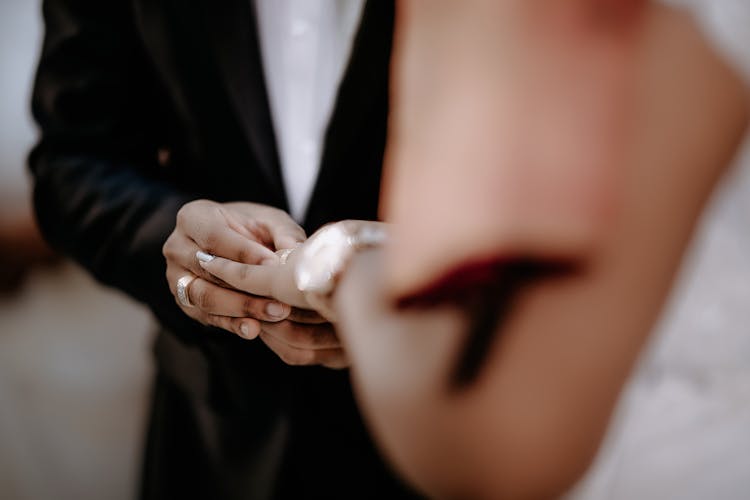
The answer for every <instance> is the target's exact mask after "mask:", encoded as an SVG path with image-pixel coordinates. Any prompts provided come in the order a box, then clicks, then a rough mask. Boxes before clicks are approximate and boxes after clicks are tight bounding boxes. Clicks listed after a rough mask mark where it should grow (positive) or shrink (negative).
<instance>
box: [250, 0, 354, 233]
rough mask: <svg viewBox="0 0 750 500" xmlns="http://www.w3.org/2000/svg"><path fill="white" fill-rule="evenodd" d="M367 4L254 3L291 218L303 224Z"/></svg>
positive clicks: (340, 0)
mask: <svg viewBox="0 0 750 500" xmlns="http://www.w3.org/2000/svg"><path fill="white" fill-rule="evenodd" d="M363 3H364V0H255V9H256V13H257V18H258V31H259V34H260V48H261V55H262V58H263V68H264V73H265V80H266V88H267V89H268V98H269V104H270V107H271V116H272V119H273V124H274V130H275V133H276V143H277V146H278V150H279V157H280V160H281V172H282V175H283V178H284V187H285V189H286V193H287V198H288V200H289V208H290V212H291V215H292V216H293V217H294V218H295V219H296V220H297V221H301V220H302V219H303V218H304V215H305V211H306V209H307V204H308V202H309V199H310V195H311V194H312V191H313V187H314V185H315V180H316V178H317V174H318V170H319V165H320V160H321V153H322V149H323V140H324V137H325V132H326V128H327V127H328V121H329V119H330V115H331V111H332V109H333V105H334V103H335V101H336V94H337V91H338V86H339V83H340V81H341V78H342V76H343V73H344V69H345V67H346V63H347V61H348V59H349V54H350V52H351V46H352V41H353V38H354V34H355V32H356V30H357V27H358V25H359V19H360V17H361V14H362V6H363Z"/></svg>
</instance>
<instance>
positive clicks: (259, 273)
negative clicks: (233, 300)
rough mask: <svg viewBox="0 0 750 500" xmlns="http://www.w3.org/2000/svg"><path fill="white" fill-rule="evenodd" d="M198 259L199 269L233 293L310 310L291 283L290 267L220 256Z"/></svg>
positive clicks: (292, 279) (304, 299)
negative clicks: (230, 288) (244, 262)
mask: <svg viewBox="0 0 750 500" xmlns="http://www.w3.org/2000/svg"><path fill="white" fill-rule="evenodd" d="M200 258H201V262H200V265H201V267H203V269H205V270H206V271H207V272H209V273H210V274H212V275H213V276H215V277H216V278H218V279H219V280H221V281H223V282H225V283H227V284H228V285H229V286H231V287H233V288H236V289H237V290H242V291H244V292H247V293H250V294H253V295H259V296H263V297H273V298H275V299H277V300H278V301H280V302H284V303H286V304H290V305H292V306H297V307H302V308H305V309H309V308H310V307H309V304H308V303H307V300H306V298H305V296H304V295H303V294H302V292H300V291H299V289H298V288H297V286H296V285H295V283H294V277H293V269H294V267H293V266H292V265H290V264H284V265H268V264H267V265H261V266H257V265H250V264H242V263H240V262H234V261H231V260H229V259H224V258H221V257H213V256H207V258H203V256H200Z"/></svg>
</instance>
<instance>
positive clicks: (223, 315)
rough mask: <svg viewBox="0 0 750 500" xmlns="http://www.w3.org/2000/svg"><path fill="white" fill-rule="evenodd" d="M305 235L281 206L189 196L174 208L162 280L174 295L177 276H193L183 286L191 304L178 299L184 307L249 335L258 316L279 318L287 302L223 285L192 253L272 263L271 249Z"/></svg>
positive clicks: (207, 322)
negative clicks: (188, 201) (189, 198)
mask: <svg viewBox="0 0 750 500" xmlns="http://www.w3.org/2000/svg"><path fill="white" fill-rule="evenodd" d="M304 240H305V232H304V231H303V229H302V228H301V227H299V225H297V223H295V222H294V220H292V218H291V217H289V215H288V214H286V213H285V212H284V211H282V210H279V209H276V208H273V207H269V206H265V205H258V204H255V203H223V204H221V203H215V202H212V201H207V200H197V201H193V202H190V203H187V204H185V205H184V206H183V207H182V208H181V209H180V211H179V212H178V214H177V225H176V227H175V229H174V231H173V232H172V234H171V235H170V236H169V238H168V239H167V241H166V243H165V244H164V247H163V253H164V256H165V257H166V259H167V282H168V283H169V287H170V290H171V291H172V293H173V294H174V295H175V297H177V281H178V280H179V279H180V278H181V277H183V276H197V278H196V279H195V280H193V281H192V283H190V285H189V286H188V287H187V293H188V299H189V301H190V303H191V304H192V305H193V307H186V306H185V305H184V304H182V303H180V301H179V300H177V303H178V304H179V306H180V308H181V309H182V310H183V312H185V314H187V315H188V316H190V317H191V318H193V319H195V320H196V321H199V322H200V323H202V324H204V325H211V326H216V327H219V328H223V329H225V330H228V331H230V332H233V333H236V334H237V335H240V336H242V337H243V338H247V339H253V338H255V337H257V336H258V334H259V333H260V330H261V324H260V321H265V322H278V321H281V320H283V319H285V318H287V317H288V316H289V314H290V312H291V307H290V306H289V305H287V304H283V303H281V302H278V301H276V300H273V299H269V298H265V297H258V296H253V295H249V294H246V293H243V292H240V291H237V290H231V289H229V288H227V285H226V284H225V283H222V282H221V281H220V280H218V279H216V278H214V277H212V276H211V275H210V274H209V273H208V272H206V271H204V270H203V268H201V266H200V265H199V264H198V260H197V258H196V253H197V252H199V251H200V252H205V253H208V254H213V255H219V256H222V257H225V258H227V259H231V260H234V261H237V262H243V263H246V264H260V263H275V262H276V261H277V260H278V257H277V256H276V254H275V253H274V250H278V249H284V248H293V247H294V246H296V245H297V244H298V243H300V242H302V241H304Z"/></svg>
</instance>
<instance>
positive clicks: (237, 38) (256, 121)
mask: <svg viewBox="0 0 750 500" xmlns="http://www.w3.org/2000/svg"><path fill="white" fill-rule="evenodd" d="M201 10H202V12H203V15H204V17H205V22H206V26H207V28H208V29H207V32H208V33H207V36H208V38H209V40H208V43H210V44H211V45H212V48H213V51H214V53H215V56H216V61H217V65H218V68H219V71H220V73H221V76H222V80H223V81H224V83H225V84H226V90H227V93H228V94H229V96H230V98H231V102H232V104H233V106H234V109H235V111H236V113H237V115H238V118H239V119H240V122H241V124H242V126H243V128H244V130H245V135H246V136H247V139H248V142H249V143H250V145H251V147H252V149H253V151H254V152H255V155H256V157H257V159H258V163H259V164H260V166H261V168H262V169H263V171H264V173H265V174H266V177H267V178H268V180H269V182H270V183H271V185H272V186H273V187H274V188H275V189H276V190H277V191H278V194H279V195H280V196H281V199H282V200H283V201H284V205H287V202H286V194H285V190H284V185H283V182H282V178H281V169H280V165H279V155H278V151H277V148H276V138H275V136H274V132H273V130H274V129H273V125H272V120H271V112H270V108H269V104H268V97H267V92H266V84H265V78H264V75H263V65H262V60H261V53H260V44H259V41H258V30H257V22H256V19H255V9H254V8H253V5H252V1H251V0H223V1H222V2H212V1H209V0H203V8H202V9H201Z"/></svg>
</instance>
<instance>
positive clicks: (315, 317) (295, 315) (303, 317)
mask: <svg viewBox="0 0 750 500" xmlns="http://www.w3.org/2000/svg"><path fill="white" fill-rule="evenodd" d="M287 319H288V320H289V321H294V322H295V323H306V324H308V325H317V324H320V323H328V320H327V319H325V318H324V317H323V316H321V315H320V314H319V313H318V312H317V311H313V310H312V309H303V308H301V307H292V312H291V313H289V316H288V317H287Z"/></svg>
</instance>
